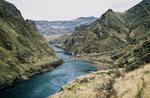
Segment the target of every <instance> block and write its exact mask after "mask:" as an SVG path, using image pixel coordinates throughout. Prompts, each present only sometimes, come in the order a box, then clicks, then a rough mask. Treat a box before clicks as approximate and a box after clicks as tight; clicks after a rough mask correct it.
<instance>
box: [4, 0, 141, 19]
mask: <svg viewBox="0 0 150 98" xmlns="http://www.w3.org/2000/svg"><path fill="white" fill-rule="evenodd" d="M7 1H9V2H12V3H13V4H15V5H16V6H17V7H18V8H19V10H20V11H21V13H22V15H23V16H24V17H25V18H29V19H33V20H64V19H65V20H68V19H74V18H77V17H80V16H96V17H100V15H101V14H102V13H104V12H105V11H106V10H108V9H109V8H111V9H114V10H115V11H121V12H122V11H125V10H127V9H129V8H130V7H132V6H134V5H135V4H137V3H139V2H140V1H142V0H7Z"/></svg>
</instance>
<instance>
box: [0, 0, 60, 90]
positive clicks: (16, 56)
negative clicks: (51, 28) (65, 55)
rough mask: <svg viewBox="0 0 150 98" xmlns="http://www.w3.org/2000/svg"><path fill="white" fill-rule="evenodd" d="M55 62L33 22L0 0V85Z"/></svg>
mask: <svg viewBox="0 0 150 98" xmlns="http://www.w3.org/2000/svg"><path fill="white" fill-rule="evenodd" d="M57 63H59V59H58V58H57V57H56V56H55V54H54V52H53V50H52V49H51V48H49V46H48V44H47V42H46V40H45V39H44V38H43V36H42V35H40V33H39V32H38V30H37V28H36V27H35V24H34V22H32V21H30V20H24V19H23V17H22V16H21V14H20V12H19V10H18V9H17V8H16V7H15V6H14V5H13V4H11V3H8V2H6V1H4V0H0V88H3V87H5V86H8V85H11V84H12V83H13V82H15V81H18V80H21V79H26V78H27V77H28V76H30V75H32V74H34V73H36V72H38V71H42V69H45V68H48V67H53V66H55V65H57Z"/></svg>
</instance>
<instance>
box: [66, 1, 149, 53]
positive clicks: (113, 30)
mask: <svg viewBox="0 0 150 98" xmlns="http://www.w3.org/2000/svg"><path fill="white" fill-rule="evenodd" d="M148 38H150V2H149V0H143V1H142V2H140V3H139V4H137V5H136V6H134V7H132V8H131V9H129V10H127V11H126V12H124V13H118V12H114V11H113V10H112V9H109V10H108V11H106V12H105V13H104V14H103V15H102V16H101V17H100V18H98V19H97V20H96V21H94V22H92V23H90V24H87V25H82V26H79V27H77V28H76V30H75V31H74V32H73V34H72V35H71V36H70V37H68V38H67V40H66V42H65V46H66V49H67V50H70V51H71V52H76V53H83V52H84V53H93V52H98V53H99V52H109V51H115V50H116V49H120V48H123V47H124V46H126V45H129V44H134V43H137V42H139V41H140V40H144V39H148Z"/></svg>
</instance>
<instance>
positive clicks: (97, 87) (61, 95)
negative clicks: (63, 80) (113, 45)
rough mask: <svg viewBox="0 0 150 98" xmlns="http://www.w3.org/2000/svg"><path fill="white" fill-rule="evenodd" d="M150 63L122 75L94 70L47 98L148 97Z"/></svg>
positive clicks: (149, 89)
mask: <svg viewBox="0 0 150 98" xmlns="http://www.w3.org/2000/svg"><path fill="white" fill-rule="evenodd" d="M149 81H150V64H147V65H145V66H144V67H143V68H139V69H137V70H135V71H132V72H129V73H125V76H124V77H120V78H116V79H115V78H114V76H110V75H109V72H107V71H104V72H103V71H99V72H94V73H91V74H88V75H85V76H82V77H79V78H78V79H76V80H74V81H72V82H70V83H69V84H67V85H65V86H64V87H62V89H61V90H60V92H58V93H56V94H54V95H52V96H50V97H49V98H149V96H150V94H149V91H150V83H149Z"/></svg>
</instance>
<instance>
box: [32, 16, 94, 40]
mask: <svg viewBox="0 0 150 98" xmlns="http://www.w3.org/2000/svg"><path fill="white" fill-rule="evenodd" d="M94 20H96V18H95V17H79V18H77V19H75V20H70V21H35V23H36V26H37V28H38V29H39V30H40V31H41V32H42V34H43V35H44V36H45V37H46V38H47V39H48V40H53V39H56V38H57V37H59V36H61V35H64V34H71V33H72V32H73V31H74V29H75V27H77V26H80V25H81V24H87V23H91V22H93V21H94Z"/></svg>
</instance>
